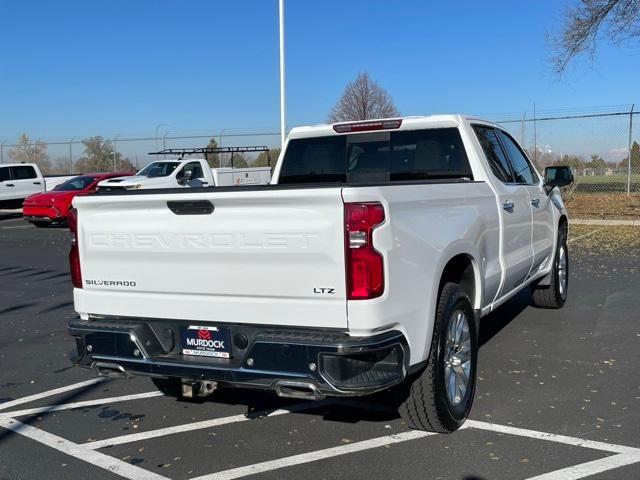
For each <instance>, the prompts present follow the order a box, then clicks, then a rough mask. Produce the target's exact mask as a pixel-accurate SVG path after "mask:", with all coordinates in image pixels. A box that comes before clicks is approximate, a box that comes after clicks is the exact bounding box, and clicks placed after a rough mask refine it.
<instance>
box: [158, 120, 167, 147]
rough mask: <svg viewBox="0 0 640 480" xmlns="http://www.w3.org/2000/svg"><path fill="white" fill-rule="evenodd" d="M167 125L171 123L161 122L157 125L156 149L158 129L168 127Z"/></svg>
mask: <svg viewBox="0 0 640 480" xmlns="http://www.w3.org/2000/svg"><path fill="white" fill-rule="evenodd" d="M167 125H169V124H168V123H160V124H158V126H157V127H156V150H158V130H159V129H160V127H166V126H167Z"/></svg>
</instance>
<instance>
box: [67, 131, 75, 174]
mask: <svg viewBox="0 0 640 480" xmlns="http://www.w3.org/2000/svg"><path fill="white" fill-rule="evenodd" d="M76 138H77V137H73V138H72V139H71V140H69V174H71V173H72V172H73V150H72V147H71V146H72V145H73V141H74V140H75V139H76Z"/></svg>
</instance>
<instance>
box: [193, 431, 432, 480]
mask: <svg viewBox="0 0 640 480" xmlns="http://www.w3.org/2000/svg"><path fill="white" fill-rule="evenodd" d="M431 435H436V434H435V433H432V432H419V431H417V430H412V431H410V432H403V433H398V434H394V435H387V436H384V437H378V438H372V439H371V440H364V441H362V442H356V443H350V444H347V445H340V446H339V447H331V448H325V449H324V450H316V451H313V452H308V453H301V454H299V455H292V456H290V457H284V458H279V459H277V460H271V461H268V462H262V463H255V464H253V465H247V466H246V467H238V468H232V469H230V470H224V471H222V472H216V473H211V474H208V475H202V476H200V477H196V478H193V479H191V480H232V479H234V478H241V477H246V476H247V475H255V474H257V473H264V472H269V471H272V470H278V469H280V468H284V467H292V466H294V465H299V464H301V463H309V462H316V461H318V460H324V459H327V458H332V457H337V456H340V455H347V454H349V453H356V452H361V451H363V450H370V449H372V448H378V447H384V446H385V445H391V444H394V443H402V442H407V441H409V440H415V439H418V438H423V437H428V436H431Z"/></svg>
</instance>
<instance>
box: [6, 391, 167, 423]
mask: <svg viewBox="0 0 640 480" xmlns="http://www.w3.org/2000/svg"><path fill="white" fill-rule="evenodd" d="M161 396H162V392H158V391H156V390H154V391H152V392H145V393H134V394H132V395H122V396H120V397H111V398H98V399H96V400H84V401H82V402H73V403H63V404H60V405H47V406H46V407H35V408H28V409H25V410H16V411H13V412H5V413H0V417H2V416H3V415H4V416H6V417H22V416H24V415H34V414H36V413H49V412H59V411H60V410H71V409H74V408H82V407H92V406H94V405H105V404H108V403H117V402H127V401H129V400H141V399H143V398H153V397H161Z"/></svg>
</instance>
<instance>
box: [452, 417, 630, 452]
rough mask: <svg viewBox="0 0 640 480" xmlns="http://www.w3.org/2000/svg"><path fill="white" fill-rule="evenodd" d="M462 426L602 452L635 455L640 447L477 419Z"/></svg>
mask: <svg viewBox="0 0 640 480" xmlns="http://www.w3.org/2000/svg"><path fill="white" fill-rule="evenodd" d="M464 428H477V429H480V430H489V431H492V432H497V433H505V434H507V435H517V436H519V437H527V438H533V439H536V440H547V441H550V442H556V443H564V444H565V445H572V446H574V447H582V448H591V449H594V450H602V451H604V452H612V453H633V454H635V455H639V454H640V448H634V447H627V446H624V445H616V444H614V443H606V442H598V441H595V440H587V439H585V438H576V437H568V436H566V435H557V434H555V433H547V432H539V431H537V430H529V429H526V428H518V427H511V426H509V425H499V424H497V423H489V422H479V421H477V420H467V421H466V422H465V424H464Z"/></svg>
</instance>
